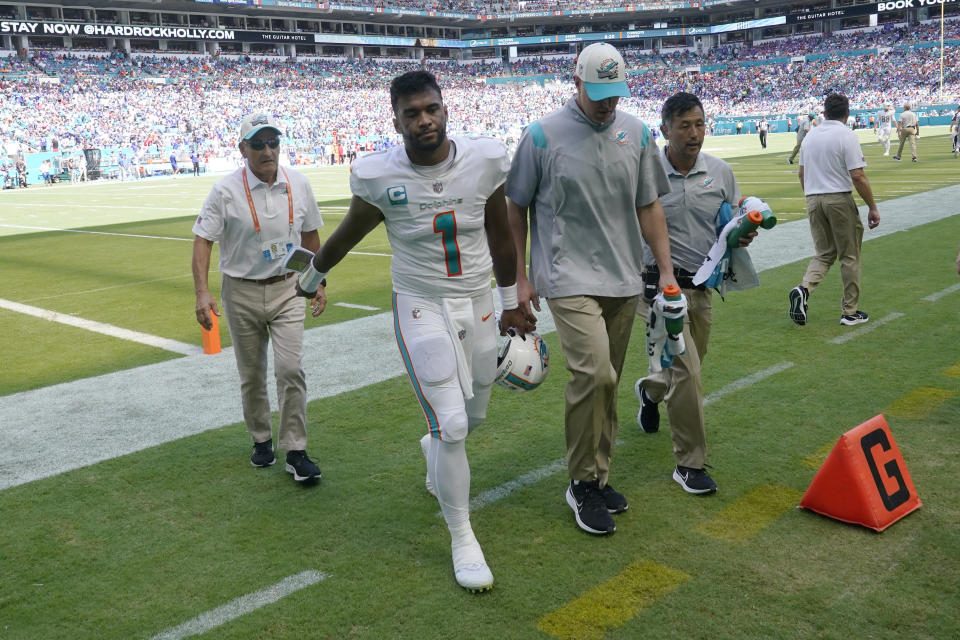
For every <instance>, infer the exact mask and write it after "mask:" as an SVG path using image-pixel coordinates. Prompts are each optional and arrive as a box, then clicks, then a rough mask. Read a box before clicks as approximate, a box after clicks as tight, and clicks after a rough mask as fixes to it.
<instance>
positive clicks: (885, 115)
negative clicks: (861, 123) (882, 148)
mask: <svg viewBox="0 0 960 640" xmlns="http://www.w3.org/2000/svg"><path fill="white" fill-rule="evenodd" d="M893 114H894V111H893V110H892V109H891V110H889V111H886V110H884V111H881V112H880V113H878V114H877V126H880V127H887V128H890V127H891V126H893Z"/></svg>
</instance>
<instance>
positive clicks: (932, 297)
mask: <svg viewBox="0 0 960 640" xmlns="http://www.w3.org/2000/svg"><path fill="white" fill-rule="evenodd" d="M956 291H960V283H957V284H954V285H951V286H949V287H947V288H946V289H941V290H940V291H937V292H936V293H931V294H930V295H928V296H927V297H925V298H923V300H925V301H927V302H936V301H937V300H939V299H940V298H942V297H944V296H948V295H950V294H951V293H954V292H956Z"/></svg>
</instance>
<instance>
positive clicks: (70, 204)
mask: <svg viewBox="0 0 960 640" xmlns="http://www.w3.org/2000/svg"><path fill="white" fill-rule="evenodd" d="M3 204H4V206H7V207H22V208H24V209H43V208H46V209H63V208H65V207H79V208H82V209H89V208H90V206H91V205H90V203H89V202H84V203H79V202H57V203H50V204H41V203H38V202H4V203H3ZM97 208H98V209H120V210H123V211H125V210H128V209H135V210H137V211H144V210H148V211H183V212H184V214H183V215H187V214H188V213H191V212H194V213H195V211H194V210H193V209H192V208H190V207H155V206H152V205H151V206H149V207H144V206H143V203H139V202H138V203H136V204H98V205H97Z"/></svg>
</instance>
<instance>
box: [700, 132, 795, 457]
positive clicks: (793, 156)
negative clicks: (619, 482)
mask: <svg viewBox="0 0 960 640" xmlns="http://www.w3.org/2000/svg"><path fill="white" fill-rule="evenodd" d="M802 144H803V140H797V144H795V145H794V146H793V153H791V154H790V162H793V161H794V159H795V158H796V157H797V154H798V153H800V145H802ZM684 466H686V465H684Z"/></svg>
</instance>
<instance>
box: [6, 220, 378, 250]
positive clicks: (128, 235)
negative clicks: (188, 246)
mask: <svg viewBox="0 0 960 640" xmlns="http://www.w3.org/2000/svg"><path fill="white" fill-rule="evenodd" d="M0 227H6V228H8V229H30V230H31V231H64V232H67V233H89V234H91V235H96V236H120V237H123V238H147V239H149V240H179V241H181V242H193V241H194V238H173V237H170V236H144V235H139V234H135V233H113V232H111V231H86V230H84V229H61V228H60V227H29V226H26V225H22V224H2V223H0ZM349 254H350V255H352V256H377V257H380V258H392V257H393V254H392V253H374V252H370V251H350V252H349Z"/></svg>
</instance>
